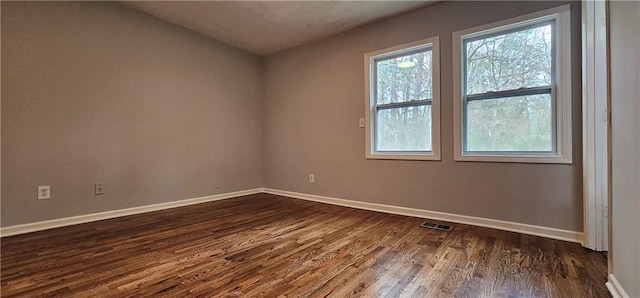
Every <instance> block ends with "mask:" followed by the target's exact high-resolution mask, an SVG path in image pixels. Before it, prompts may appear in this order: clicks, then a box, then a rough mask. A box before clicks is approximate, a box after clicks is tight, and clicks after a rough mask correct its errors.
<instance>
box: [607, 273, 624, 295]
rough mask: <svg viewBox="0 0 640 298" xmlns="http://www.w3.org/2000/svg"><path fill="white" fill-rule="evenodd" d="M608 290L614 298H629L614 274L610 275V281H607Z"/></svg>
mask: <svg viewBox="0 0 640 298" xmlns="http://www.w3.org/2000/svg"><path fill="white" fill-rule="evenodd" d="M607 289H609V293H611V296H612V297H613V298H629V295H628V294H627V292H625V291H624V289H623V288H622V286H621V285H620V283H619V282H618V280H617V279H616V277H615V276H613V274H609V281H607Z"/></svg>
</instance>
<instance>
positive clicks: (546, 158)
mask: <svg viewBox="0 0 640 298" xmlns="http://www.w3.org/2000/svg"><path fill="white" fill-rule="evenodd" d="M455 160H456V161H479V162H511V163H547V164H571V163H572V161H571V158H566V157H564V156H561V155H551V154H548V155H529V154H527V155H515V154H510V155H488V154H484V155H483V154H470V153H466V154H464V155H460V154H456V157H455Z"/></svg>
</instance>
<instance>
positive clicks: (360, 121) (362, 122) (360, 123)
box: [358, 118, 364, 128]
mask: <svg viewBox="0 0 640 298" xmlns="http://www.w3.org/2000/svg"><path fill="white" fill-rule="evenodd" d="M358 126H359V127H361V128H362V127H364V118H360V119H358Z"/></svg>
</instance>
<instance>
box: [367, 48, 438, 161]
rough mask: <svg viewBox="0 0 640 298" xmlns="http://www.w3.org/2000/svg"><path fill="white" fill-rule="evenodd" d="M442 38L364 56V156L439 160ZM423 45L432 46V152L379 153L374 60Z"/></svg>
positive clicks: (371, 157) (368, 157)
mask: <svg viewBox="0 0 640 298" xmlns="http://www.w3.org/2000/svg"><path fill="white" fill-rule="evenodd" d="M439 41H440V40H439V37H438V36H436V37H431V38H427V39H422V40H418V41H415V42H410V43H406V44H402V45H398V46H395V47H390V48H386V49H382V50H379V51H375V52H370V53H366V54H365V55H364V84H365V89H364V90H365V111H366V112H365V131H366V136H365V139H366V142H365V156H366V158H367V159H400V160H440V42H439ZM424 46H430V47H431V48H432V53H431V57H432V62H431V63H432V68H431V69H432V74H431V76H432V82H433V86H432V87H431V88H432V97H433V98H432V100H431V138H432V140H431V151H429V152H422V151H421V152H411V151H406V152H378V151H375V144H374V142H375V136H374V134H375V129H374V127H375V123H374V121H375V114H374V113H375V109H373V107H374V105H375V98H373V95H374V94H375V92H374V91H373V84H371V78H372V75H373V71H374V69H373V67H372V66H373V61H374V59H376V58H379V57H381V56H385V55H388V54H389V53H391V52H398V53H402V52H409V51H412V50H415V49H418V48H421V47H424Z"/></svg>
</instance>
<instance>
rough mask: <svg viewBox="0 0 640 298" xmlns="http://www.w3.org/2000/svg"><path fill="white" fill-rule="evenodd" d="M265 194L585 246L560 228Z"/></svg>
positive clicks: (578, 236) (283, 193) (578, 235)
mask: <svg viewBox="0 0 640 298" xmlns="http://www.w3.org/2000/svg"><path fill="white" fill-rule="evenodd" d="M263 192H265V193H268V194H274V195H279V196H285V197H290V198H296V199H302V200H307V201H314V202H320V203H326V204H331V205H338V206H344V207H351V208H357V209H364V210H370V211H377V212H384V213H391V214H398V215H405V216H412V217H419V218H429V219H435V220H442V221H448V222H454V223H460V224H467V225H473V226H480V227H485V228H492V229H498V230H504V231H510V232H517V233H522V234H527V235H534V236H541V237H546V238H551V239H557V240H563V241H569V242H576V243H582V233H580V232H577V231H568V230H561V229H556V228H549V227H542V226H535V225H528V224H523V223H517V222H509V221H502V220H496V219H489V218H482V217H474V216H467V215H459V214H453V213H446V212H439V211H430V210H424V209H415V208H407V207H400V206H392V205H384V204H376V203H368V202H360V201H352V200H345V199H339V198H332V197H325V196H318V195H312V194H305V193H299V192H292V191H285V190H279V189H272V188H263Z"/></svg>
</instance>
